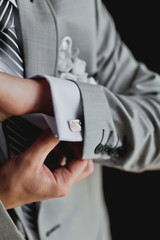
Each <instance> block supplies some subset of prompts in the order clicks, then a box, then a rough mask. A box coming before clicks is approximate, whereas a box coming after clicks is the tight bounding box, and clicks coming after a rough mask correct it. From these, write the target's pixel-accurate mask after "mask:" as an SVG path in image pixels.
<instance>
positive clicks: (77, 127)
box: [69, 119, 82, 132]
mask: <svg viewBox="0 0 160 240" xmlns="http://www.w3.org/2000/svg"><path fill="white" fill-rule="evenodd" d="M69 127H70V130H71V131H72V132H81V131H82V126H81V121H80V120H79V119H74V120H70V121H69Z"/></svg>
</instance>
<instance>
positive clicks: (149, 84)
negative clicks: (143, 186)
mask: <svg viewBox="0 0 160 240" xmlns="http://www.w3.org/2000/svg"><path fill="white" fill-rule="evenodd" d="M96 21H97V46H96V48H97V72H96V75H95V78H96V80H97V82H98V83H99V84H98V85H93V86H91V85H89V84H85V83H78V82H76V84H77V85H78V86H79V89H80V91H81V95H82V99H83V109H84V148H83V158H93V159H97V161H99V162H100V163H103V164H105V165H107V166H111V167H117V168H120V169H123V170H127V171H143V170H147V169H158V168H160V148H159V139H160V76H159V75H158V74H156V73H154V72H152V71H149V70H148V69H147V68H146V66H145V65H144V64H142V63H139V62H137V61H136V60H135V59H134V57H133V55H132V53H131V52H130V51H129V49H128V48H127V46H126V45H125V44H124V43H123V42H122V41H121V39H120V36H119V34H118V33H117V32H116V29H115V26H114V23H113V20H112V18H111V16H110V14H109V13H108V12H107V10H106V9H105V7H104V6H103V4H102V3H101V0H97V1H96ZM111 133H113V134H111ZM102 135H104V136H102ZM109 136H110V137H109ZM118 139H119V141H118ZM101 140H102V141H101ZM107 140H108V141H107ZM100 142H101V145H103V147H102V148H101V149H100V151H98V153H97V151H96V150H95V149H96V147H97V146H98V145H99V143H100ZM104 146H107V147H106V148H104ZM106 149H107V150H106Z"/></svg>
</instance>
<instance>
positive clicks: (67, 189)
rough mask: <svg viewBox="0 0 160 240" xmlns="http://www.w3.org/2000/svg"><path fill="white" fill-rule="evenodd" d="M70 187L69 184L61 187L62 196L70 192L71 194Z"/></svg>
mask: <svg viewBox="0 0 160 240" xmlns="http://www.w3.org/2000/svg"><path fill="white" fill-rule="evenodd" d="M70 189H71V188H70V187H69V186H68V185H66V186H63V187H62V188H61V191H60V197H65V196H67V195H68V194H69V192H70Z"/></svg>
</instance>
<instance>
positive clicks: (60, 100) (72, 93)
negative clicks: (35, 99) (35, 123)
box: [35, 75, 83, 142]
mask: <svg viewBox="0 0 160 240" xmlns="http://www.w3.org/2000/svg"><path fill="white" fill-rule="evenodd" d="M38 78H39V79H40V78H43V79H46V80H47V82H48V84H49V86H50V91H51V96H52V103H53V109H54V118H53V117H49V116H47V115H46V116H45V120H46V122H47V123H48V126H49V127H50V128H51V130H53V132H54V134H55V135H56V136H57V137H58V138H59V140H61V141H72V142H80V141H82V139H83V136H82V134H83V131H82V120H83V110H82V100H81V95H80V91H79V88H78V86H77V85H76V84H75V83H74V82H72V81H70V80H65V79H60V78H55V77H51V76H47V75H43V76H42V75H41V76H36V77H35V79H38Z"/></svg>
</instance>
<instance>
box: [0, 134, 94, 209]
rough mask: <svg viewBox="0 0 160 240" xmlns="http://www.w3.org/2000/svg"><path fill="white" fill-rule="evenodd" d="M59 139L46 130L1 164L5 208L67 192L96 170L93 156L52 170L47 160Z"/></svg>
mask: <svg viewBox="0 0 160 240" xmlns="http://www.w3.org/2000/svg"><path fill="white" fill-rule="evenodd" d="M58 143H59V140H58V138H56V137H54V136H53V133H52V132H51V131H50V130H46V131H45V132H44V133H43V134H42V135H41V136H40V137H39V138H38V139H37V140H36V141H35V142H34V143H33V144H32V145H31V147H29V148H28V149H27V150H26V151H25V152H23V153H21V154H20V155H17V156H16V157H14V158H12V159H10V160H9V161H7V162H6V163H5V164H4V165H3V166H2V167H1V168H0V199H1V201H2V203H3V204H4V206H5V208H6V209H11V208H14V207H17V206H20V205H23V204H26V203H30V202H36V201H41V200H46V199H50V198H57V197H62V196H65V195H66V194H68V193H69V191H70V189H71V187H72V186H73V185H74V184H75V183H77V182H78V181H80V180H82V179H84V178H86V177H87V176H89V175H90V174H91V173H92V172H93V171H94V165H93V162H92V160H82V159H78V160H75V159H74V160H71V161H69V162H68V163H67V164H66V165H65V166H62V167H59V168H57V169H55V170H53V171H50V170H49V168H48V167H47V166H46V165H45V164H44V161H45V159H46V156H47V155H48V153H49V152H50V151H51V150H52V149H53V148H55V147H56V146H57V144H58ZM53 161H54V159H53Z"/></svg>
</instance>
